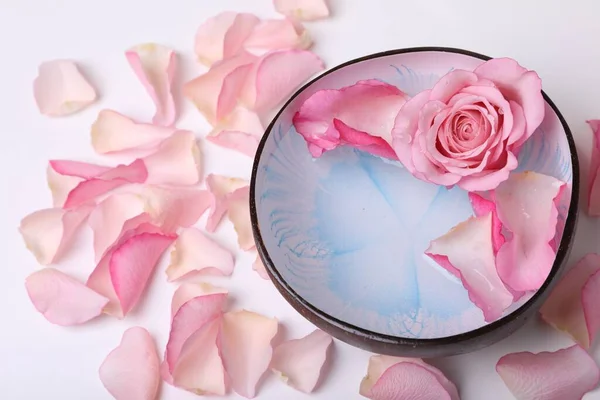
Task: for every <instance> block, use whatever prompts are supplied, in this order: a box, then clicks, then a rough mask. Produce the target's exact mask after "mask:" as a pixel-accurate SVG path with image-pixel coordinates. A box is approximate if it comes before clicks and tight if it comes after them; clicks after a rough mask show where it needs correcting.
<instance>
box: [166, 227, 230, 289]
mask: <svg viewBox="0 0 600 400" xmlns="http://www.w3.org/2000/svg"><path fill="white" fill-rule="evenodd" d="M234 265H235V260H234V258H233V254H232V253H231V252H230V251H229V250H227V249H225V248H224V247H222V246H221V245H219V244H218V243H216V242H215V241H213V240H212V239H210V238H209V237H207V236H206V235H205V234H204V233H202V232H201V231H200V230H198V229H196V228H188V229H186V230H184V231H183V232H181V234H180V235H179V237H178V238H177V240H176V241H175V247H174V249H173V251H172V252H171V264H170V265H169V267H168V268H167V271H166V273H167V278H168V280H169V281H174V280H177V279H179V278H181V277H184V276H186V275H188V274H189V273H191V272H202V273H204V274H211V275H231V274H232V273H233V267H234Z"/></svg>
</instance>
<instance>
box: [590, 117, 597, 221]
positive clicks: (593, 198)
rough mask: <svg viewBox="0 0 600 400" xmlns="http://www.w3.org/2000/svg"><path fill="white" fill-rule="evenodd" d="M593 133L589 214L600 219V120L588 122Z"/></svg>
mask: <svg viewBox="0 0 600 400" xmlns="http://www.w3.org/2000/svg"><path fill="white" fill-rule="evenodd" d="M587 122H588V124H589V125H590V127H591V128H592V131H593V133H594V134H593V136H592V160H591V162H590V170H589V174H590V175H589V186H588V190H589V193H588V199H587V201H588V214H589V215H590V216H592V217H600V120H591V121H587Z"/></svg>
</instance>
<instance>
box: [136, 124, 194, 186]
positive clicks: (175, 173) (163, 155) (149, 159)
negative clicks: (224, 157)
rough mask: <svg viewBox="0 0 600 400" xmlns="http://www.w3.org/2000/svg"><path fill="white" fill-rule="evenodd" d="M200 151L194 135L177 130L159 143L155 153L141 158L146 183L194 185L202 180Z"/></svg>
mask: <svg viewBox="0 0 600 400" xmlns="http://www.w3.org/2000/svg"><path fill="white" fill-rule="evenodd" d="M201 157H202V155H201V152H200V148H199V147H198V143H197V142H196V137H195V136H194V134H193V133H192V132H189V131H177V132H175V133H174V134H173V135H172V136H170V137H169V138H167V139H165V141H164V142H162V143H161V144H160V146H159V147H158V150H157V151H156V152H155V153H152V154H150V155H149V156H146V157H144V158H143V161H144V165H145V166H146V168H147V169H148V180H147V181H146V182H147V183H153V184H160V185H195V184H197V183H198V182H200V181H201V180H202V172H201V171H202V160H201Z"/></svg>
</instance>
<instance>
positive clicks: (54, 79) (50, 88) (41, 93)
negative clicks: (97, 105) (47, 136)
mask: <svg viewBox="0 0 600 400" xmlns="http://www.w3.org/2000/svg"><path fill="white" fill-rule="evenodd" d="M33 94H34V97H35V102H36V103H37V106H38V108H39V110H40V112H41V113H42V114H44V115H48V116H51V117H61V116H65V115H69V114H73V113H75V112H77V111H80V110H81V109H83V108H85V107H87V106H88V105H90V104H91V103H93V102H94V101H95V100H96V90H94V88H93V87H92V85H90V84H89V82H88V81H87V80H86V79H85V78H84V77H83V75H81V72H79V69H78V68H77V65H76V64H75V63H74V62H72V61H67V60H54V61H47V62H44V63H42V64H40V66H39V70H38V76H37V78H35V81H34V82H33Z"/></svg>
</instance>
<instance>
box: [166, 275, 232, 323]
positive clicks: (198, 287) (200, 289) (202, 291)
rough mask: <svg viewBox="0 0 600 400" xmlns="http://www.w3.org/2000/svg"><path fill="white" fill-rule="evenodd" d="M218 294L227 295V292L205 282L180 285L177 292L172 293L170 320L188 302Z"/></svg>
mask: <svg viewBox="0 0 600 400" xmlns="http://www.w3.org/2000/svg"><path fill="white" fill-rule="evenodd" d="M218 293H223V294H227V293H229V292H228V291H227V289H224V288H222V287H218V286H213V285H211V284H210V283H206V282H198V283H196V282H194V283H182V284H181V285H179V287H178V288H177V290H175V293H173V299H172V300H171V320H172V319H173V318H174V317H175V314H177V311H179V309H180V308H181V306H182V305H184V304H185V303H187V302H188V301H190V300H192V299H194V298H196V297H200V296H206V295H208V294H218ZM223 301H224V300H223ZM223 304H224V303H223Z"/></svg>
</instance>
